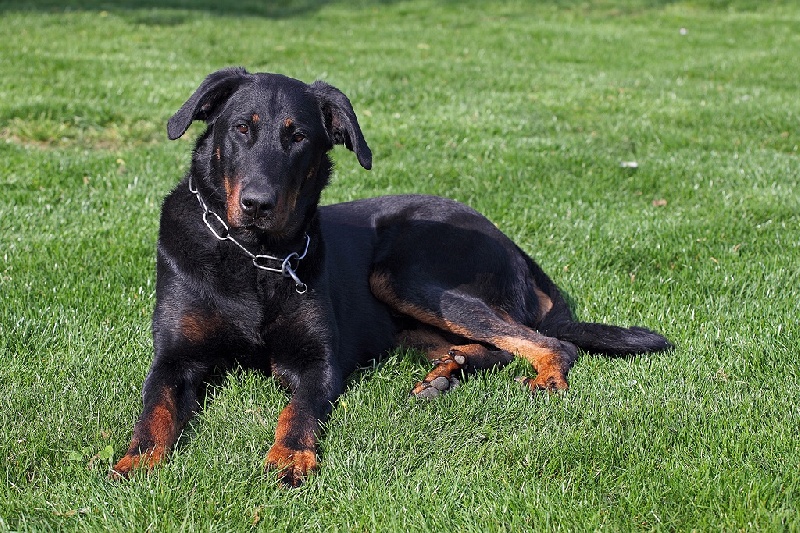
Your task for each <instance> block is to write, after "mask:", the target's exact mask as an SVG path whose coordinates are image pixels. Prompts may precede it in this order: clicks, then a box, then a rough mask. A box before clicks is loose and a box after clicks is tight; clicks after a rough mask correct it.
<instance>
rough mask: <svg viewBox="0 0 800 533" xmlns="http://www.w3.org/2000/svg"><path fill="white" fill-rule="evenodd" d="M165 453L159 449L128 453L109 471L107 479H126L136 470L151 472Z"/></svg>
mask: <svg viewBox="0 0 800 533" xmlns="http://www.w3.org/2000/svg"><path fill="white" fill-rule="evenodd" d="M164 456H165V453H164V451H163V450H160V449H157V448H156V449H152V450H148V451H145V452H142V453H137V452H130V451H129V452H128V453H126V454H125V455H124V456H123V457H122V459H120V460H119V461H117V464H115V465H114V467H113V468H112V469H111V471H109V473H108V478H109V479H115V480H120V479H127V478H129V477H130V476H131V474H132V473H133V472H134V471H136V470H140V469H141V470H145V471H149V470H151V469H152V468H153V467H154V466H155V465H157V464H158V463H160V462H161V461H163V460H164Z"/></svg>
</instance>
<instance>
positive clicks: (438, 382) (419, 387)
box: [411, 376, 461, 398]
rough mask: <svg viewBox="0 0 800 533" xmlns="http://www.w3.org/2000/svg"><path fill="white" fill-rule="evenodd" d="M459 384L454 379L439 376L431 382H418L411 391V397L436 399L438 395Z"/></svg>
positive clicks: (459, 383)
mask: <svg viewBox="0 0 800 533" xmlns="http://www.w3.org/2000/svg"><path fill="white" fill-rule="evenodd" d="M459 385H461V382H460V381H459V380H458V379H456V378H454V377H450V378H446V377H445V376H439V377H437V378H434V379H433V380H432V381H420V382H419V383H417V384H416V385H415V386H414V388H413V389H412V391H411V395H412V396H415V397H417V398H436V397H437V396H439V395H440V394H444V393H445V392H449V391H451V390H453V389H456V388H458V387H459Z"/></svg>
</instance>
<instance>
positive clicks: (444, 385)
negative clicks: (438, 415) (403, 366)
mask: <svg viewBox="0 0 800 533" xmlns="http://www.w3.org/2000/svg"><path fill="white" fill-rule="evenodd" d="M433 363H434V367H433V369H431V371H430V372H428V375H427V376H425V379H423V380H422V381H420V382H419V383H417V384H416V385H414V388H413V389H411V395H412V396H415V397H417V398H435V397H437V396H439V395H440V394H442V393H444V392H448V391H451V390H453V389H455V388H457V387H458V386H459V385H460V384H461V382H460V381H459V380H458V378H456V377H455V375H454V374H455V373H456V372H458V371H460V370H461V369H462V368H463V367H464V364H465V363H466V359H465V358H464V356H463V355H462V354H460V353H459V352H458V350H457V349H452V350H450V351H449V352H448V354H447V355H445V356H444V357H442V358H440V359H437V360H435V361H434V362H433Z"/></svg>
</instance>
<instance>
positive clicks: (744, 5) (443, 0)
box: [0, 0, 794, 25]
mask: <svg viewBox="0 0 800 533" xmlns="http://www.w3.org/2000/svg"><path fill="white" fill-rule="evenodd" d="M402 1H403V0H361V1H358V2H355V3H353V4H352V6H353V9H358V8H361V7H366V6H371V7H380V6H386V5H390V4H394V3H401V2H402ZM678 1H679V0H599V1H597V2H594V3H587V2H586V1H585V0H540V2H538V4H540V5H543V6H550V7H551V8H555V9H564V10H575V9H578V10H587V9H588V10H599V11H608V10H611V11H617V10H620V11H627V10H641V9H659V8H663V7H666V6H669V5H672V4H675V3H677V2H678ZM790 1H794V0H776V3H778V4H784V3H788V2H790ZM343 2H344V0H239V1H238V2H219V1H211V0H3V1H0V14H2V13H4V12H26V11H27V12H30V11H38V12H44V13H65V12H70V11H97V12H103V11H106V12H139V13H141V16H140V17H139V20H138V22H140V23H142V24H153V25H177V24H180V23H182V22H183V21H184V18H185V16H184V15H181V14H180V13H179V12H180V11H184V12H186V15H188V14H189V13H190V12H205V13H208V14H211V15H220V16H234V17H236V16H254V17H265V18H273V19H283V18H292V17H298V16H303V15H306V14H308V13H313V12H316V11H318V10H320V9H321V8H323V7H324V6H326V5H329V4H335V3H343ZM436 3H439V4H451V5H456V6H463V5H469V4H472V5H475V6H476V7H480V6H481V5H482V4H483V0H438V1H437V2H436ZM694 4H695V5H696V6H697V7H705V8H707V9H719V10H728V9H740V10H746V11H750V10H757V9H758V8H759V6H760V5H761V4H762V2H761V0H697V1H696V2H695V3H694Z"/></svg>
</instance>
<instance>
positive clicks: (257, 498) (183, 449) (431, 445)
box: [0, 0, 800, 532]
mask: <svg viewBox="0 0 800 533" xmlns="http://www.w3.org/2000/svg"><path fill="white" fill-rule="evenodd" d="M264 4H270V5H266V6H265V5H264ZM273 4H275V5H277V4H281V5H282V6H283V7H270V6H271V5H273ZM223 5H225V3H224V2H223V3H220V2H210V1H206V0H199V1H189V0H169V1H166V2H160V1H156V0H149V1H144V2H116V3H115V2H113V1H112V0H108V1H103V0H72V1H68V2H56V1H45V0H41V1H40V0H33V1H26V2H22V1H19V2H17V1H15V0H7V1H3V2H0V475H2V478H3V479H2V480H0V530H19V531H47V530H80V531H101V530H111V531H125V532H129V531H192V530H206V531H241V530H248V529H251V528H255V529H260V530H264V531H271V530H285V531H319V530H326V531H373V530H381V531H395V530H396V531H476V532H483V531H520V530H526V529H527V530H531V529H532V530H544V531H550V530H566V531H586V530H596V529H601V528H604V529H608V530H611V531H618V530H621V531H629V530H681V531H683V530H692V529H696V530H700V531H717V530H727V531H733V530H753V531H756V530H757V531H763V530H767V531H770V530H772V531H787V530H788V531H797V530H800V518H799V517H800V406H799V405H800V394H799V393H798V391H799V390H800V370H798V368H800V367H799V366H798V362H797V361H798V351H799V348H800V326H798V310H797V309H798V307H797V306H798V300H800V189H798V181H800V160H799V159H798V153H799V149H798V145H800V98H799V97H798V87H799V86H800V83H799V82H800V74H798V69H797V58H798V57H800V6H798V5H797V4H795V3H794V2H790V1H788V0H787V1H785V2H769V3H767V2H756V1H755V0H753V1H745V0H741V1H736V0H732V1H726V0H686V1H678V2H670V1H666V0H664V1H659V0H628V1H621V2H611V1H600V2H583V1H579V0H575V1H568V0H561V1H557V0H552V1H543V2H521V1H520V2H509V3H499V2H483V1H481V2H478V1H474V2H473V1H466V2H455V1H452V2H451V1H435V0H410V1H391V0H384V1H380V0H361V1H359V2H344V1H330V2H326V1H323V0H294V1H291V2H282V3H278V2H271V3H268V2H258V1H255V0H251V1H245V2H239V3H237V7H235V8H231V9H230V10H226V9H225V8H223V7H220V6H223ZM229 65H242V66H245V67H247V68H248V69H249V70H251V71H272V72H281V73H284V74H288V75H290V76H293V77H297V78H300V79H302V80H304V81H308V82H310V81H313V80H314V79H324V80H326V81H328V82H330V83H332V84H333V85H336V86H337V87H339V88H340V89H342V90H343V91H344V92H345V93H347V94H348V95H349V96H350V98H351V100H352V102H353V105H354V107H355V110H356V112H357V114H358V115H359V119H360V122H361V125H362V128H363V130H364V133H365V135H366V137H367V140H368V141H369V143H370V146H371V147H372V150H373V152H374V156H375V157H374V168H373V170H372V171H370V172H366V171H363V170H362V169H360V167H359V166H358V164H357V162H356V161H355V158H354V157H353V155H352V154H351V153H349V152H347V151H346V150H341V149H339V150H337V151H336V152H335V154H334V155H335V159H336V160H337V175H336V177H335V178H334V180H333V182H332V184H331V186H330V187H329V189H328V190H327V192H326V193H325V196H324V201H325V202H326V203H330V202H337V201H343V200H349V199H353V198H360V197H366V196H372V195H378V194H385V193H401V192H402V193H406V192H419V193H433V194H439V195H443V196H449V197H453V198H456V199H458V200H461V201H464V202H466V203H468V204H470V205H472V206H473V207H475V208H477V209H479V210H480V211H482V212H484V213H486V214H487V216H488V217H489V218H490V219H492V220H493V221H494V222H495V223H496V224H497V225H498V226H500V227H501V228H502V229H503V230H504V231H505V232H506V233H507V234H508V235H509V236H511V237H512V238H513V239H514V240H515V241H516V242H518V243H519V244H520V246H521V247H522V248H523V249H525V250H526V251H527V252H529V253H530V254H532V255H533V256H534V257H535V258H536V259H537V260H538V262H539V263H540V264H541V265H542V266H543V267H544V269H545V270H546V271H547V272H549V273H550V274H551V276H552V277H553V279H554V280H555V281H556V282H557V283H558V284H559V285H560V286H561V287H562V288H563V289H564V290H565V291H566V292H567V293H568V294H569V295H570V299H571V301H572V302H573V304H574V309H575V312H576V314H577V315H578V316H579V317H580V318H582V319H586V320H594V321H607V322H612V323H618V324H623V325H628V324H639V325H643V326H647V327H650V328H653V329H657V330H659V331H662V332H663V333H664V334H666V335H667V336H668V337H669V338H670V339H671V340H672V341H674V342H675V344H676V345H677V349H676V350H675V351H674V352H673V353H669V354H660V355H653V356H647V357H639V358H632V359H615V360H611V359H607V358H603V357H599V356H593V355H583V356H582V357H581V358H580V359H579V360H578V362H577V364H576V365H575V367H574V369H573V370H572V372H571V374H570V378H571V389H570V390H569V391H568V392H567V393H565V394H562V395H547V394H542V395H531V394H530V393H529V392H527V391H526V390H524V389H523V388H521V387H520V386H519V385H518V384H517V383H515V382H514V381H513V378H514V377H515V376H517V375H520V374H530V373H531V372H532V371H531V369H530V368H529V367H527V366H526V364H524V363H523V362H515V363H514V364H512V365H510V366H509V367H506V368H504V369H503V370H501V371H496V372H492V373H488V374H484V375H480V376H477V377H475V378H472V379H469V380H467V381H466V382H465V383H464V384H463V386H462V387H460V388H459V389H458V390H456V391H454V392H453V393H451V394H448V395H446V396H444V397H441V398H439V399H436V400H434V401H429V402H425V401H413V400H411V399H409V397H408V391H409V390H410V388H411V386H412V385H413V383H414V381H415V380H417V379H420V378H421V377H422V376H423V375H424V374H425V372H426V368H427V366H426V364H425V363H424V361H423V360H422V358H421V357H420V356H419V354H415V353H405V352H397V353H394V354H391V355H390V356H389V357H388V358H387V359H385V360H384V361H383V362H381V363H380V364H377V365H376V366H375V367H374V368H368V369H364V370H363V371H362V372H360V373H358V374H357V375H356V376H354V377H353V379H352V381H351V383H350V385H349V387H348V390H347V392H346V394H345V395H344V396H343V397H342V399H341V401H340V403H339V404H338V405H337V407H336V409H335V410H334V413H333V416H332V418H331V420H330V422H329V424H328V426H327V430H326V434H325V436H324V438H323V440H322V445H321V446H322V448H321V460H322V469H321V470H320V472H319V473H318V474H316V475H314V476H313V477H312V478H311V479H310V480H309V481H308V483H307V484H306V485H305V486H303V487H302V488H300V489H297V490H286V489H282V488H280V487H279V486H278V485H277V483H276V482H275V481H274V480H273V479H272V478H271V477H267V476H265V475H264V474H263V472H262V460H263V458H264V456H265V455H266V452H267V450H268V449H269V446H270V445H271V443H272V439H273V435H274V428H275V423H276V419H277V414H278V412H279V411H280V409H281V408H282V407H283V406H284V405H285V403H286V401H287V398H286V395H285V394H284V393H283V392H282V391H281V390H280V389H279V388H278V387H277V385H276V384H275V383H274V382H273V381H272V380H271V379H270V378H269V377H265V376H262V375H259V374H254V373H250V372H242V371H240V372H234V373H232V374H230V375H228V376H227V377H226V378H225V379H224V380H223V381H222V382H221V383H219V384H216V385H215V386H214V387H213V388H212V390H211V392H210V394H209V396H208V398H207V400H206V405H205V409H204V411H203V412H202V414H200V415H199V416H198V417H196V418H195V420H194V421H193V422H192V423H191V424H190V426H189V428H188V430H187V431H186V432H185V433H184V436H183V438H182V439H181V441H180V443H179V445H178V448H177V449H176V451H175V452H174V453H173V455H172V456H171V459H170V461H168V462H167V463H166V464H165V465H164V466H163V467H162V468H159V469H157V470H156V471H154V472H153V473H151V474H150V475H138V476H136V477H135V478H134V479H132V480H130V481H128V482H122V483H120V482H112V481H109V480H107V479H106V477H105V475H106V472H107V470H108V468H109V465H110V464H111V461H112V460H113V459H114V458H117V457H119V456H120V455H121V454H122V453H123V452H124V451H125V449H126V447H127V444H128V441H129V438H130V432H131V429H132V427H133V423H134V421H135V418H136V416H137V415H138V413H139V409H140V396H139V394H140V388H141V385H142V380H143V378H144V376H145V373H146V371H147V368H148V365H149V362H150V359H151V356H152V354H151V341H150V331H149V321H150V313H151V310H152V307H153V304H154V266H155V241H156V234H157V220H158V211H159V206H160V202H161V199H162V198H163V196H164V195H165V194H166V193H167V192H168V191H169V190H170V188H171V187H173V186H174V184H176V183H177V181H178V180H179V179H180V177H181V176H182V175H183V173H184V172H185V170H186V167H187V164H188V161H189V157H190V152H191V148H192V138H193V137H194V136H196V135H197V134H199V133H200V132H201V130H202V127H201V125H195V126H193V128H192V129H191V130H190V132H189V134H188V135H187V136H186V137H187V138H186V139H181V140H180V141H176V142H169V141H167V139H166V132H165V124H166V121H167V119H168V118H169V117H170V116H171V114H172V113H174V112H175V111H176V110H177V109H178V107H179V106H180V105H181V104H182V103H183V102H184V100H185V99H186V98H187V97H188V96H189V95H190V94H191V92H192V91H193V90H194V89H195V88H196V86H197V85H198V84H199V83H200V81H201V80H202V78H203V77H204V76H205V75H206V74H207V73H208V72H210V71H212V70H215V69H217V68H220V67H223V66H229ZM630 161H635V162H636V163H638V168H637V169H630V168H623V167H622V166H621V163H622V162H630Z"/></svg>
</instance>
